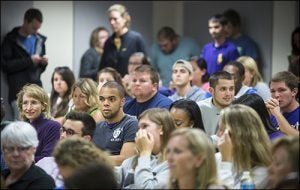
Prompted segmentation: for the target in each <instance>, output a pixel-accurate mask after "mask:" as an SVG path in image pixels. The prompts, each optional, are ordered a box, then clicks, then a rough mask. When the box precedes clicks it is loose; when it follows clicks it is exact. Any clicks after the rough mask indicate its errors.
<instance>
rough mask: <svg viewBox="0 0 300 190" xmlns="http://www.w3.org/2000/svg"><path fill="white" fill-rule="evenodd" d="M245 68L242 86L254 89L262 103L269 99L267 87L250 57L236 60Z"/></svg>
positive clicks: (269, 94)
mask: <svg viewBox="0 0 300 190" xmlns="http://www.w3.org/2000/svg"><path fill="white" fill-rule="evenodd" d="M237 61H238V62H240V63H241V64H242V65H243V66H244V68H245V78H244V80H243V84H244V85H246V86H249V87H253V88H255V89H256V93H257V94H258V95H260V96H261V97H262V98H263V100H264V101H266V100H267V99H268V98H270V97H271V92H270V88H269V86H268V85H267V84H266V83H265V82H264V81H263V78H262V77H261V74H260V73H259V71H258V68H257V64H256V61H255V60H254V59H253V58H252V57H250V56H241V57H239V58H238V59H237Z"/></svg>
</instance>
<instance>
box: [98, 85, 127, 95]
mask: <svg viewBox="0 0 300 190" xmlns="http://www.w3.org/2000/svg"><path fill="white" fill-rule="evenodd" d="M101 88H115V89H117V90H118V92H119V96H120V97H121V98H124V97H125V89H124V87H123V86H122V85H121V84H119V83H118V82H116V81H107V82H106V83H104V84H103V86H102V87H101Z"/></svg>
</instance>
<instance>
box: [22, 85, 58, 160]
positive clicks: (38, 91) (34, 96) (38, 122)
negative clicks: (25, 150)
mask: <svg viewBox="0 0 300 190" xmlns="http://www.w3.org/2000/svg"><path fill="white" fill-rule="evenodd" d="M17 106H18V109H19V112H20V117H21V119H22V120H23V121H27V122H29V123H30V124H31V125H32V126H33V127H34V128H35V129H36V130H37V133H38V139H39V141H40V143H39V145H38V146H37V149H36V152H35V161H36V162H37V161H38V160H40V159H42V158H43V157H46V156H50V155H51V153H52V150H53V148H54V146H55V144H56V142H57V141H58V140H59V137H60V133H59V130H60V127H61V126H60V124H59V123H58V122H56V121H54V120H52V118H51V115H50V100H49V96H48V94H47V92H46V91H45V90H44V89H43V88H42V87H40V86H38V85H36V84H29V85H25V86H23V88H22V89H21V91H20V92H19V93H18V94H17Z"/></svg>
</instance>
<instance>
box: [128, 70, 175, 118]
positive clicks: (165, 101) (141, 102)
mask: <svg viewBox="0 0 300 190" xmlns="http://www.w3.org/2000/svg"><path fill="white" fill-rule="evenodd" d="M158 83H159V75H158V73H157V71H156V70H155V69H154V68H153V67H152V66H150V65H141V66H139V67H137V68H136V69H135V70H134V73H133V78H132V93H133V95H134V97H135V98H134V99H131V100H129V101H127V102H126V103H125V105H124V108H123V109H124V112H125V113H126V114H129V115H133V116H137V117H138V116H139V115H140V114H141V113H142V112H143V111H145V110H146V109H149V108H155V107H159V108H166V109H169V107H170V105H171V103H172V100H171V99H169V98H168V97H166V96H164V95H162V94H160V93H159V92H158V86H159V85H158Z"/></svg>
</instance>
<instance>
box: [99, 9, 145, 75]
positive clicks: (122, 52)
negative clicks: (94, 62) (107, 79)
mask: <svg viewBox="0 0 300 190" xmlns="http://www.w3.org/2000/svg"><path fill="white" fill-rule="evenodd" d="M107 13H108V16H109V22H110V25H111V28H112V30H113V34H112V35H111V36H110V37H109V38H108V39H107V41H106V42H105V44H104V52H103V55H102V58H101V63H100V67H99V69H98V70H101V69H103V68H104V67H112V68H115V69H116V70H117V71H118V72H119V73H120V74H121V76H122V77H124V76H125V75H126V74H127V73H128V69H127V68H128V59H129V57H130V56H131V54H133V53H134V52H143V53H145V54H146V45H145V42H144V39H143V37H142V35H141V34H140V33H138V32H135V31H132V30H129V25H130V22H131V17H130V14H129V12H128V11H127V9H126V7H125V6H124V5H121V4H114V5H112V6H110V7H109V8H108V10H107Z"/></svg>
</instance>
